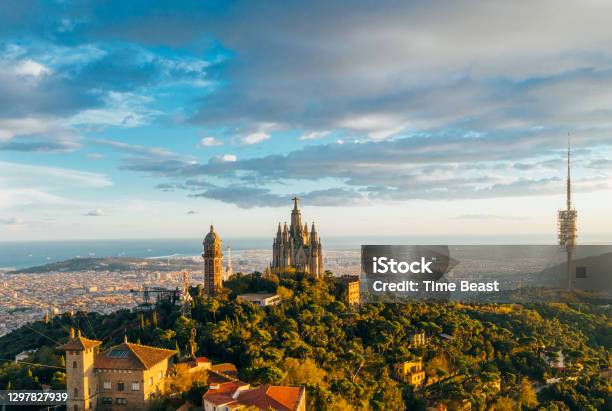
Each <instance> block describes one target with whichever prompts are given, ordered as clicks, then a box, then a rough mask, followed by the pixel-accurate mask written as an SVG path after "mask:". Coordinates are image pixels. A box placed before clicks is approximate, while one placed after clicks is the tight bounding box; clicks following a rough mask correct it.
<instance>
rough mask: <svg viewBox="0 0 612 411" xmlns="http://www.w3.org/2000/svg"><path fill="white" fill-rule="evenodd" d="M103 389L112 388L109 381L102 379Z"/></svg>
mask: <svg viewBox="0 0 612 411" xmlns="http://www.w3.org/2000/svg"><path fill="white" fill-rule="evenodd" d="M104 389H105V390H112V389H113V387H112V385H111V382H110V381H104Z"/></svg>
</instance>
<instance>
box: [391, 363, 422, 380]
mask: <svg viewBox="0 0 612 411" xmlns="http://www.w3.org/2000/svg"><path fill="white" fill-rule="evenodd" d="M394 368H395V375H396V376H397V377H398V378H399V379H401V380H402V381H404V382H405V383H406V384H408V385H412V386H413V387H420V386H421V385H423V383H424V382H425V371H423V360H422V359H421V358H418V359H416V360H413V361H402V362H399V363H397V364H395V367H394Z"/></svg>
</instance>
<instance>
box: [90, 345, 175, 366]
mask: <svg viewBox="0 0 612 411" xmlns="http://www.w3.org/2000/svg"><path fill="white" fill-rule="evenodd" d="M174 354H176V351H175V350H167V349H165V348H157V347H151V346H148V345H141V344H134V343H129V342H124V343H122V344H119V345H116V346H114V347H112V348H110V349H109V350H107V351H106V352H104V353H101V354H99V355H97V356H96V358H95V360H94V368H102V369H119V370H143V369H149V368H151V367H153V366H154V365H155V364H159V363H160V362H161V361H164V360H167V359H168V358H170V357H172V356H173V355H174Z"/></svg>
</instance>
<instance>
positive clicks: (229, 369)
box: [211, 362, 238, 377]
mask: <svg viewBox="0 0 612 411" xmlns="http://www.w3.org/2000/svg"><path fill="white" fill-rule="evenodd" d="M211 369H212V370H213V371H217V372H222V373H223V374H228V375H230V376H232V377H235V376H236V375H238V369H237V368H236V366H235V365H234V364H232V363H231V362H224V363H221V364H215V365H213V366H212V367H211Z"/></svg>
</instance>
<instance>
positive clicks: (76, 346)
mask: <svg viewBox="0 0 612 411" xmlns="http://www.w3.org/2000/svg"><path fill="white" fill-rule="evenodd" d="M100 344H102V341H98V340H90V339H89V338H85V337H82V336H81V331H80V330H79V332H78V334H76V335H75V332H74V328H73V329H72V330H70V339H69V340H68V341H67V342H66V343H64V344H62V345H60V346H59V347H58V348H59V349H61V350H74V351H83V350H88V349H90V348H93V347H97V346H98V345H100Z"/></svg>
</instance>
